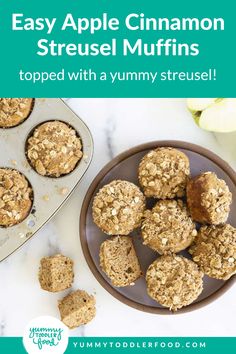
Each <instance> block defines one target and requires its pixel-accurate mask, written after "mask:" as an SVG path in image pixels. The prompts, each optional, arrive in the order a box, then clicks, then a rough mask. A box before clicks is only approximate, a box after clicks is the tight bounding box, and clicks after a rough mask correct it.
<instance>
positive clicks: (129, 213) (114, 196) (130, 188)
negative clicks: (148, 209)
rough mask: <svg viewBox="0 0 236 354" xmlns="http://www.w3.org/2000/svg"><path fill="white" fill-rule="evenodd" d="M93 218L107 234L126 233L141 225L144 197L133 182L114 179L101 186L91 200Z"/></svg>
mask: <svg viewBox="0 0 236 354" xmlns="http://www.w3.org/2000/svg"><path fill="white" fill-rule="evenodd" d="M92 208H93V220H94V222H95V224H96V225H97V226H98V227H100V228H101V229H102V230H103V231H104V232H105V233H107V234H108V235H119V234H120V235H128V234H129V233H130V232H131V231H133V230H134V229H135V228H137V227H139V226H140V225H141V219H142V217H143V212H144V209H145V197H144V195H143V193H142V192H141V191H140V189H139V188H138V187H137V186H136V185H135V184H133V183H131V182H127V181H122V180H115V181H113V182H111V183H109V184H107V185H105V186H104V187H102V188H101V189H100V190H99V192H98V193H97V195H96V196H95V198H94V201H93V207H92Z"/></svg>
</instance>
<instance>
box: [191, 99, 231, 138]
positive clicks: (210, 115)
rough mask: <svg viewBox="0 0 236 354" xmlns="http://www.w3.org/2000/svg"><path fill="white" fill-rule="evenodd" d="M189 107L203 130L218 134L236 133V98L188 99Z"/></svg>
mask: <svg viewBox="0 0 236 354" xmlns="http://www.w3.org/2000/svg"><path fill="white" fill-rule="evenodd" d="M187 107H188V109H189V111H190V112H191V113H192V116H193V118H194V119H195V121H196V123H197V125H198V126H199V127H200V128H202V129H205V130H208V131H212V132H218V133H229V132H233V131H236V98H188V99H187Z"/></svg>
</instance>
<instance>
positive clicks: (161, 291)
mask: <svg viewBox="0 0 236 354" xmlns="http://www.w3.org/2000/svg"><path fill="white" fill-rule="evenodd" d="M202 278H203V273H202V272H201V271H200V270H199V269H198V266H197V265H196V264H195V263H194V262H192V261H191V260H189V259H187V258H184V257H182V256H176V255H167V256H161V257H159V258H158V259H157V260H156V261H154V262H153V263H152V264H151V265H150V266H149V268H148V270H147V274H146V281H147V292H148V295H149V296H150V297H151V298H152V299H154V300H156V301H157V302H159V304H161V305H162V306H164V307H168V308H169V309H170V310H172V311H176V310H178V309H180V308H181V307H183V306H187V305H189V304H191V303H192V302H193V301H195V300H196V299H197V298H198V296H199V295H200V294H201V292H202V290H203V280H202Z"/></svg>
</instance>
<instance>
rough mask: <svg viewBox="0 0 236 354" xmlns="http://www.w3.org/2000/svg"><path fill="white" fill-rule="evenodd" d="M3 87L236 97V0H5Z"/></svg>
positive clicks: (48, 92) (21, 92) (44, 92)
mask: <svg viewBox="0 0 236 354" xmlns="http://www.w3.org/2000/svg"><path fill="white" fill-rule="evenodd" d="M0 9H1V10H0V35H1V49H0V52H1V66H0V78H1V86H0V96H1V97H18V96H20V97H199V96H201V97H235V81H236V70H235V62H236V60H235V59H236V46H235V33H236V22H235V19H234V16H233V14H234V13H235V10H236V3H235V2H233V1H229V0H225V1H224V4H220V6H218V5H217V3H216V2H215V1H205V0H199V1H197V2H196V3H193V2H191V1H189V0H182V1H180V2H179V1H175V0H169V1H156V0H146V1H142V0H135V1H133V0H130V1H126V2H123V3H121V2H120V1H115V0H90V1H79V0H78V1H74V0H59V1H58V0H57V1H55V0H51V1H48V0H41V1H40V2H39V3H36V2H35V1H28V0H11V1H5V0H4V1H3V0H1V1H0Z"/></svg>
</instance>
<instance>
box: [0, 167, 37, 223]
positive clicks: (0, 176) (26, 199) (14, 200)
mask: <svg viewBox="0 0 236 354" xmlns="http://www.w3.org/2000/svg"><path fill="white" fill-rule="evenodd" d="M32 199H33V193H32V189H31V187H30V186H29V183H28V181H27V179H26V178H25V177H24V176H23V175H22V174H21V173H20V172H18V171H17V170H12V169H7V168H1V169H0V226H4V227H8V226H12V225H15V224H18V223H20V222H21V221H22V220H24V219H25V218H26V217H27V216H28V214H29V212H30V210H31V206H32Z"/></svg>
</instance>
